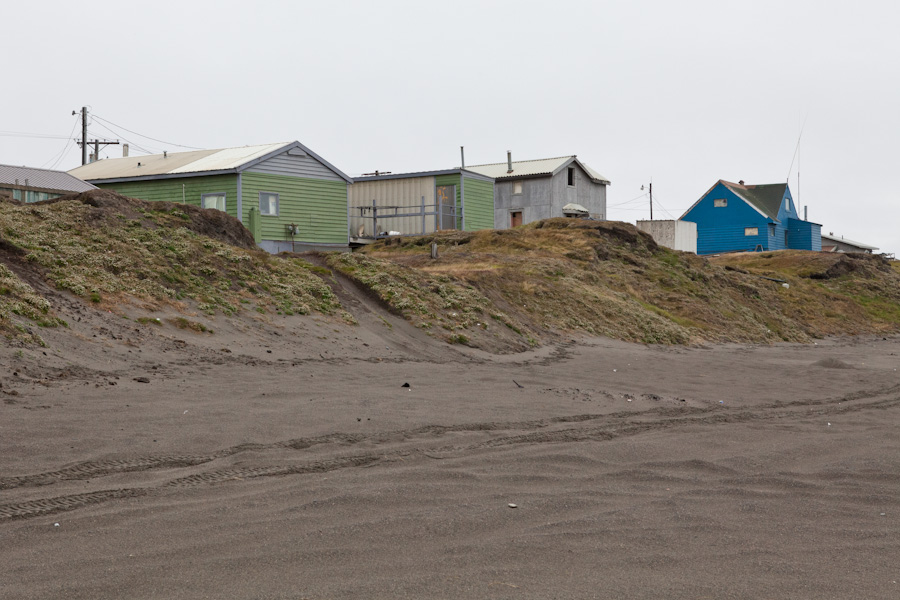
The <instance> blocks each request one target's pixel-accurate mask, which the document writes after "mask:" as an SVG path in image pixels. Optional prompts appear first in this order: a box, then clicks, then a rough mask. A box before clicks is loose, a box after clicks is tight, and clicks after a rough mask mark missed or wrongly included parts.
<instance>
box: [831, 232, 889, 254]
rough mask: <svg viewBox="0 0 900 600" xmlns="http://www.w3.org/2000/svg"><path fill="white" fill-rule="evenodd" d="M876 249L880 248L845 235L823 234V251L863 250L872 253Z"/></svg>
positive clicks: (864, 252)
mask: <svg viewBox="0 0 900 600" xmlns="http://www.w3.org/2000/svg"><path fill="white" fill-rule="evenodd" d="M875 250H878V246H870V245H868V244H863V243H862V242H854V241H853V240H848V239H847V238H845V237H844V236H836V235H834V233H829V234H828V235H825V234H824V233H823V234H822V252H862V253H863V254H872V253H873V252H875Z"/></svg>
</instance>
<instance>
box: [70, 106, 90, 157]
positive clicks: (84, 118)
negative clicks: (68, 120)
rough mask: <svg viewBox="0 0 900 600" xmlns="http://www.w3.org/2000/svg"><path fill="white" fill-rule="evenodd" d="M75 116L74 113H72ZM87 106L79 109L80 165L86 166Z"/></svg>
mask: <svg viewBox="0 0 900 600" xmlns="http://www.w3.org/2000/svg"><path fill="white" fill-rule="evenodd" d="M72 114H73V115H74V114H75V111H74V110H73V111H72ZM85 140H87V106H82V107H81V164H83V165H86V164H87V143H85Z"/></svg>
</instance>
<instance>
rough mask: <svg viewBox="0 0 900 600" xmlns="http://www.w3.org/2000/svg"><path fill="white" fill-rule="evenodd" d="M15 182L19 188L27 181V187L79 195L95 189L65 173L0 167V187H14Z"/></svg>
mask: <svg viewBox="0 0 900 600" xmlns="http://www.w3.org/2000/svg"><path fill="white" fill-rule="evenodd" d="M16 180H18V185H21V186H24V185H25V181H26V180H27V181H28V187H31V188H39V189H43V190H56V191H60V192H79V193H80V192H86V191H88V190H95V189H97V188H96V187H95V186H93V185H91V184H90V183H86V182H84V181H82V180H80V179H78V178H77V177H72V176H71V175H69V174H68V173H66V172H65V171H51V170H49V169H35V168H32V167H14V166H12V165H0V185H4V184H6V185H16Z"/></svg>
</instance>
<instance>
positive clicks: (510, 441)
mask: <svg viewBox="0 0 900 600" xmlns="http://www.w3.org/2000/svg"><path fill="white" fill-rule="evenodd" d="M898 391H900V385H897V386H892V387H890V388H887V389H883V390H878V391H875V392H874V393H872V392H868V393H863V392H857V393H854V394H849V395H847V396H844V397H841V398H837V399H826V400H818V399H817V400H800V401H796V402H792V403H780V404H772V405H766V406H761V407H754V408H748V409H739V410H729V409H720V408H717V407H711V408H708V409H705V408H691V409H685V410H677V411H673V410H672V409H671V408H669V407H658V408H654V409H650V410H647V411H642V412H630V411H628V412H618V413H612V414H587V415H568V416H561V417H553V418H548V419H540V420H532V421H520V422H503V423H497V422H489V423H472V424H462V425H449V426H438V425H429V426H424V427H418V428H414V429H408V430H399V431H394V432H387V433H385V432H381V433H377V434H366V435H349V434H340V433H338V434H329V435H325V436H319V437H314V438H298V439H295V440H289V441H285V442H277V443H274V444H268V445H266V444H244V445H240V446H235V447H233V448H228V449H225V450H220V451H218V452H215V453H211V454H209V455H203V456H159V457H145V458H139V459H134V460H119V461H116V460H113V461H101V462H93V463H82V464H81V465H75V466H73V467H69V468H66V469H60V470H57V471H51V472H48V473H40V474H37V475H32V476H21V477H11V478H4V479H2V480H0V485H2V486H5V487H6V489H9V488H10V487H21V486H24V485H48V484H51V483H53V482H54V481H60V480H63V479H67V478H68V479H71V478H75V479H78V478H83V477H86V476H88V474H90V475H89V476H91V477H97V476H100V475H103V474H111V473H121V472H125V471H135V470H149V469H155V468H171V467H180V466H196V465H198V464H203V463H205V462H210V461H212V460H215V459H217V458H222V457H226V456H230V455H233V454H236V453H238V452H242V451H244V450H250V449H252V450H260V449H263V450H264V449H267V448H293V449H298V450H301V449H306V448H309V447H311V446H314V445H316V444H325V443H338V444H341V447H346V446H347V445H351V446H352V445H355V444H358V443H360V442H363V441H371V440H373V439H377V438H394V439H396V438H397V437H400V438H401V442H402V441H407V440H408V439H409V438H410V437H416V436H420V437H421V436H425V437H428V438H430V439H434V438H437V437H440V436H442V435H444V434H445V433H449V432H467V431H485V432H497V431H511V430H513V431H520V432H522V431H527V433H519V434H517V435H505V436H499V437H495V438H491V439H488V440H484V441H480V442H475V443H471V444H465V445H443V446H427V445H425V446H423V445H419V446H414V447H411V448H410V447H402V448H394V449H386V450H376V451H372V452H368V453H364V454H359V455H353V456H343V457H337V458H330V459H322V460H316V461H311V462H307V463H303V464H296V465H268V466H261V467H244V468H227V469H217V470H212V471H206V472H203V473H197V474H193V475H188V476H185V477H179V478H176V479H173V480H171V481H168V482H166V483H164V484H162V485H160V486H157V487H148V488H140V487H136V488H123V489H114V490H100V491H95V492H88V493H82V494H72V495H64V496H57V497H51V498H41V499H36V500H29V501H24V502H19V503H14V504H7V505H0V522H2V521H4V520H12V519H26V518H31V517H37V516H42V515H48V514H52V513H56V512H62V511H69V510H74V509H77V508H81V507H84V506H88V505H93V504H98V503H101V502H106V501H109V500H114V499H119V498H135V497H139V496H146V495H151V494H156V493H162V492H163V491H165V490H167V489H173V488H187V487H197V486H204V485H215V484H219V483H224V482H228V481H241V480H245V479H254V478H260V477H279V476H289V475H304V474H310V473H324V472H328V471H335V470H339V469H346V468H354V467H368V466H374V465H375V464H377V463H379V462H390V461H391V460H392V459H395V458H397V457H408V456H416V455H418V456H422V457H428V458H433V459H445V458H452V457H453V456H454V455H457V456H458V455H463V454H465V453H469V452H478V451H484V450H491V449H495V448H502V447H509V446H516V445H537V444H546V443H566V442H583V441H607V440H613V439H617V438H621V437H627V436H633V435H638V434H641V433H644V432H650V431H659V430H663V429H671V428H677V427H685V426H696V425H705V424H713V423H739V422H747V421H760V420H771V419H780V418H784V417H787V416H796V415H797V414H806V415H809V414H815V415H826V414H847V413H851V412H858V411H863V410H870V409H875V410H878V409H881V410H884V409H888V408H893V407H896V406H898V405H900V395H893V394H895V393H897V392H898ZM686 413H688V414H686ZM654 417H655V418H654ZM601 419H603V420H605V421H604V422H603V423H602V424H600V425H594V422H596V421H598V420H601ZM553 424H573V425H575V426H574V427H569V428H566V429H555V430H544V429H546V428H548V427H550V426H551V425H553ZM529 430H530V431H529ZM387 443H391V442H387ZM440 455H443V456H440Z"/></svg>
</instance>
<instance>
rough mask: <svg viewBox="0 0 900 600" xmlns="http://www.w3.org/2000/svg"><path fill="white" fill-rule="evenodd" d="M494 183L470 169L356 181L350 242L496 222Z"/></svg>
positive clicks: (481, 226)
mask: <svg viewBox="0 0 900 600" xmlns="http://www.w3.org/2000/svg"><path fill="white" fill-rule="evenodd" d="M493 207H494V182H493V179H491V178H490V177H486V176H484V175H480V174H478V173H473V172H471V171H469V170H467V169H448V170H443V171H423V172H419V173H401V174H386V175H372V176H363V177H356V178H354V181H353V185H351V186H350V218H349V221H350V241H351V242H353V243H367V242H370V241H372V240H375V239H378V238H380V237H384V236H387V235H423V234H427V233H433V232H435V231H442V230H448V229H461V230H464V231H475V230H477V229H490V228H491V227H492V226H493V224H494V210H493Z"/></svg>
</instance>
